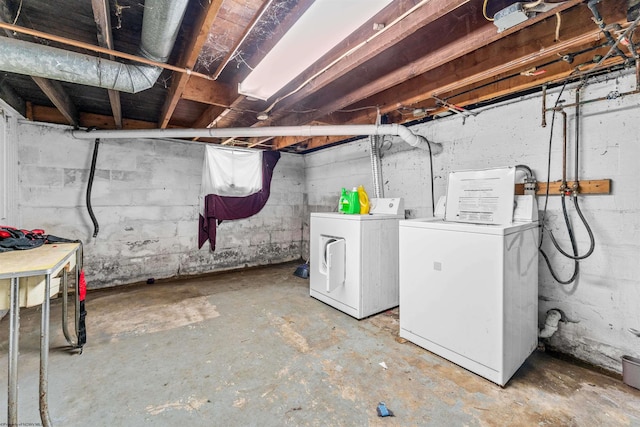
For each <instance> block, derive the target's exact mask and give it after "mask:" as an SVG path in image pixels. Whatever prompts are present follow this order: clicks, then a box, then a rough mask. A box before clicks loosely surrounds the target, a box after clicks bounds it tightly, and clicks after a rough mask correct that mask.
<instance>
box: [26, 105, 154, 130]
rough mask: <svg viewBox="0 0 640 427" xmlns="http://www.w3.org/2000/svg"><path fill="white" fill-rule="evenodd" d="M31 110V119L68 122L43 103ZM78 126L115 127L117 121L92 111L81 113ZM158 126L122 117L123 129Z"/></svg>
mask: <svg viewBox="0 0 640 427" xmlns="http://www.w3.org/2000/svg"><path fill="white" fill-rule="evenodd" d="M29 110H30V112H29V113H28V116H27V118H28V119H30V120H33V121H36V122H46V123H60V124H67V123H68V122H67V120H66V118H65V117H64V116H63V115H62V113H61V112H60V111H59V110H58V109H56V108H52V107H45V106H42V105H32V106H31V108H30V109H29ZM78 126H81V127H86V128H90V127H93V126H95V127H97V128H100V129H115V128H116V123H115V121H114V120H113V117H112V116H106V115H102V114H92V113H80V114H79V119H78ZM156 127H157V123H155V122H145V121H142V120H133V119H127V118H123V119H122V128H123V129H154V128H156Z"/></svg>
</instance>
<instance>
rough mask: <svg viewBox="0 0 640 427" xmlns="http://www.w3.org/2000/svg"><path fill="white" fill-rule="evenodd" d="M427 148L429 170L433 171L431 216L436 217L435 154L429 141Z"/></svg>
mask: <svg viewBox="0 0 640 427" xmlns="http://www.w3.org/2000/svg"><path fill="white" fill-rule="evenodd" d="M425 139H426V138H425ZM427 147H429V170H430V171H431V215H432V216H436V202H435V191H434V188H433V187H434V185H433V153H432V152H431V143H430V142H429V141H427Z"/></svg>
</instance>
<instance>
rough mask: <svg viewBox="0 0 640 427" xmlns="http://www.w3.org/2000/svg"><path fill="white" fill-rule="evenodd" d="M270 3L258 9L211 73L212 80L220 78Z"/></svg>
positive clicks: (270, 0) (265, 3)
mask: <svg viewBox="0 0 640 427" xmlns="http://www.w3.org/2000/svg"><path fill="white" fill-rule="evenodd" d="M272 2H273V0H265V1H264V3H262V6H261V7H260V9H258V11H257V13H256V14H255V15H254V17H253V19H252V20H251V22H250V23H249V25H247V27H246V28H245V30H244V32H243V33H242V36H241V37H240V38H239V39H238V40H237V41H236V43H235V44H234V46H233V48H231V49H229V52H228V53H227V55H226V56H225V57H224V59H223V60H222V62H221V63H220V65H219V66H218V68H217V69H216V71H215V73H213V78H214V79H217V78H218V77H220V74H222V71H223V70H224V69H225V67H226V66H227V64H228V63H229V61H231V60H232V59H233V56H234V55H235V54H236V52H237V51H238V49H239V48H240V46H242V43H243V42H244V41H245V39H246V38H247V37H248V36H249V34H251V30H253V28H254V27H255V26H256V24H257V23H258V22H259V21H260V19H261V18H262V16H263V15H264V13H265V12H266V10H267V9H268V8H269V6H271V3H272Z"/></svg>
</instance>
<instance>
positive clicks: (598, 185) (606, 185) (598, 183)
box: [516, 179, 611, 196]
mask: <svg viewBox="0 0 640 427" xmlns="http://www.w3.org/2000/svg"><path fill="white" fill-rule="evenodd" d="M560 185H561V181H553V182H550V183H549V195H550V196H559V195H560V194H561V193H560ZM567 185H568V186H569V188H571V186H572V185H573V181H568V182H567ZM546 193H547V183H546V182H538V189H537V190H536V195H538V196H544V195H545V194H546ZM516 194H524V184H516ZM578 194H611V180H610V179H588V180H584V181H579V182H578Z"/></svg>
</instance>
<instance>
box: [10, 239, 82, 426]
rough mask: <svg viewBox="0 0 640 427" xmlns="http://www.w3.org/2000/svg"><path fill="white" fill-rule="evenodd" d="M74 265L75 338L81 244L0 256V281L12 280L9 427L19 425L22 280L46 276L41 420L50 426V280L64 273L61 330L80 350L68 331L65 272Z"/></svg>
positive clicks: (42, 329) (42, 323)
mask: <svg viewBox="0 0 640 427" xmlns="http://www.w3.org/2000/svg"><path fill="white" fill-rule="evenodd" d="M74 256H75V257H76V263H75V274H76V280H75V311H76V316H75V319H76V322H75V326H76V336H77V332H78V322H79V308H78V307H79V303H78V301H79V292H78V291H79V287H78V284H79V279H80V268H79V265H80V264H81V259H82V245H81V244H79V243H56V244H46V245H43V246H41V247H39V248H36V249H29V250H22V251H11V252H3V253H0V279H11V297H10V307H9V381H8V386H9V390H8V409H7V421H8V425H18V353H19V352H18V342H19V335H20V331H19V329H20V304H19V291H20V279H21V278H26V277H30V276H45V289H44V300H43V302H42V320H41V323H40V393H39V394H40V401H39V408H40V419H41V420H42V425H43V426H45V427H46V426H50V425H51V420H50V418H49V410H48V402H47V393H48V379H47V377H48V373H47V371H48V365H49V311H50V301H49V294H50V289H51V276H52V275H53V274H54V273H57V272H59V271H60V270H61V269H62V272H63V275H62V289H63V298H64V300H63V309H62V310H63V316H62V329H63V332H64V335H65V338H66V339H67V342H68V343H69V344H70V345H71V346H72V347H77V341H75V342H74V340H73V339H72V338H71V336H70V335H69V332H68V327H67V291H68V288H67V270H66V268H64V267H65V266H66V265H67V264H69V263H70V261H71V260H72V258H73V257H74Z"/></svg>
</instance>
